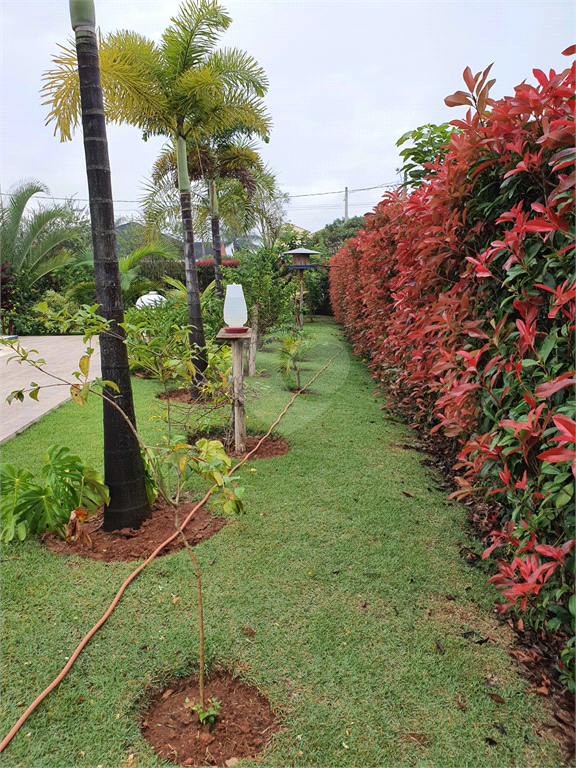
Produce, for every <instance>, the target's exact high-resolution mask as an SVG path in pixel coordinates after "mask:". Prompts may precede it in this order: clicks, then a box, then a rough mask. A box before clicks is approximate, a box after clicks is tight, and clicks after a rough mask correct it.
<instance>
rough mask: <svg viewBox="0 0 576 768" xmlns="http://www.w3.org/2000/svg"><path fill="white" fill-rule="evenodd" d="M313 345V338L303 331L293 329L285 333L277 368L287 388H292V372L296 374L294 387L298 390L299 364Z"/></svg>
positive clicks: (299, 384)
mask: <svg viewBox="0 0 576 768" xmlns="http://www.w3.org/2000/svg"><path fill="white" fill-rule="evenodd" d="M314 346H315V339H314V337H313V336H310V335H308V334H307V333H306V332H305V331H294V332H293V333H289V334H286V336H284V338H283V339H282V341H281V345H280V360H281V361H282V362H281V363H280V367H279V368H278V370H279V371H280V373H281V374H282V376H283V377H284V381H285V382H286V385H287V387H288V389H294V380H293V379H292V372H294V373H295V374H296V389H297V390H300V388H301V383H300V365H301V363H302V361H303V360H304V359H305V357H306V355H307V353H308V352H309V351H310V350H311V349H312V347H314Z"/></svg>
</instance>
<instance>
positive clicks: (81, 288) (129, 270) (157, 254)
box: [68, 242, 178, 307]
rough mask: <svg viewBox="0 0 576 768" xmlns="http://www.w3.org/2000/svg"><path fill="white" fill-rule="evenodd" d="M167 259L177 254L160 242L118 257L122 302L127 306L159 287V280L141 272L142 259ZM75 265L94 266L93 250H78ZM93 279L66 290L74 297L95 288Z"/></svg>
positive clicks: (143, 246)
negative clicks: (151, 278) (149, 277)
mask: <svg viewBox="0 0 576 768" xmlns="http://www.w3.org/2000/svg"><path fill="white" fill-rule="evenodd" d="M151 257H152V258H156V259H158V258H160V259H167V260H170V261H178V254H177V253H176V252H175V251H174V249H173V248H171V247H170V246H168V245H163V244H162V243H160V242H154V243H149V244H147V245H142V246H140V247H139V248H136V249H135V250H134V251H132V252H131V253H129V254H127V255H126V256H121V257H119V258H118V270H119V273H120V289H121V291H122V304H123V306H124V307H128V306H130V305H131V304H134V302H135V301H136V299H137V298H138V297H139V296H141V295H142V294H144V293H147V292H148V291H151V290H157V289H158V288H160V287H161V286H160V282H159V281H154V280H150V279H148V278H147V277H145V276H144V275H143V274H142V268H141V267H142V264H141V262H142V261H143V260H146V259H149V258H151ZM74 261H75V263H76V264H77V266H94V251H93V249H92V248H88V249H86V250H84V251H82V252H80V253H79V254H78V255H77V256H76V257H75V259H74ZM95 288H96V285H95V283H94V282H93V281H84V282H81V283H77V284H76V285H75V286H74V287H72V288H71V289H70V290H69V291H68V295H69V296H70V297H71V298H74V297H75V296H77V295H82V294H84V293H85V292H86V291H90V290H95Z"/></svg>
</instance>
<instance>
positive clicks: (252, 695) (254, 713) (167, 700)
mask: <svg viewBox="0 0 576 768" xmlns="http://www.w3.org/2000/svg"><path fill="white" fill-rule="evenodd" d="M205 698H206V701H208V699H212V698H215V699H217V700H218V702H219V704H220V714H219V716H218V717H217V718H216V721H215V722H214V724H213V725H208V724H207V723H206V724H205V725H200V721H199V719H198V715H197V714H196V712H195V711H194V710H193V709H192V708H191V707H192V706H193V705H194V704H196V703H198V702H199V700H200V698H199V695H198V680H197V679H195V678H177V679H175V680H172V681H171V682H169V683H168V685H167V686H166V688H165V689H164V690H163V691H161V692H159V693H157V694H156V695H155V696H154V698H153V699H152V702H151V704H150V705H149V707H148V708H147V709H146V711H145V712H144V719H143V722H142V736H143V737H144V738H145V739H146V741H147V742H148V743H149V744H150V745H151V746H152V748H153V749H154V751H155V752H156V754H157V755H159V756H160V757H163V758H165V759H166V760H170V761H171V762H173V763H176V764H181V765H185V766H204V765H219V766H226V765H228V766H233V765H235V764H236V762H237V761H238V759H240V758H251V757H254V756H255V755H256V754H257V753H258V752H260V751H261V750H263V749H264V748H265V747H266V745H267V744H268V742H269V741H270V738H271V736H272V734H273V733H274V731H276V730H278V726H277V725H276V723H275V720H274V715H273V714H272V710H271V709H270V704H269V703H268V701H267V700H266V699H265V698H264V696H262V694H261V693H260V692H259V691H258V690H257V689H256V688H254V687H251V686H248V685H246V684H245V683H242V682H241V681H240V680H239V679H238V678H235V677H234V676H233V675H231V674H230V673H228V672H223V671H220V672H215V673H214V674H211V675H210V677H209V678H208V679H207V680H206V683H205Z"/></svg>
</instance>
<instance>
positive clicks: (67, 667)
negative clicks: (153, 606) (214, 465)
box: [0, 347, 343, 752]
mask: <svg viewBox="0 0 576 768" xmlns="http://www.w3.org/2000/svg"><path fill="white" fill-rule="evenodd" d="M342 350H343V347H340V349H339V350H338V352H336V354H335V355H333V356H332V357H331V358H330V360H328V362H327V363H326V365H325V366H323V367H322V368H321V369H320V370H319V371H318V373H317V374H316V375H315V376H313V377H312V378H311V379H310V381H309V382H308V384H306V385H305V386H304V387H302V389H299V390H298V392H296V393H295V394H294V396H293V397H292V398H291V400H290V402H289V403H288V405H287V406H286V407H285V408H284V410H283V411H282V413H281V414H280V416H278V418H277V419H276V421H275V422H274V424H272V426H271V427H270V429H269V430H268V432H267V433H266V434H265V435H264V437H262V438H260V440H259V441H258V443H257V444H256V446H255V447H254V448H253V449H252V450H251V451H250V452H249V453H247V454H246V456H244V458H243V459H242V460H241V461H239V462H238V464H236V466H235V467H233V468H232V469H230V470H229V472H228V476H230V475H232V474H233V473H234V472H236V470H237V469H239V468H240V467H241V466H242V465H243V464H244V463H245V462H246V461H248V459H249V458H250V456H252V454H253V453H255V452H256V451H257V450H258V448H260V446H261V445H262V443H263V442H264V440H266V438H267V437H269V436H270V434H271V432H272V430H273V429H274V427H276V426H277V425H278V424H279V422H280V420H281V419H282V418H283V417H284V415H285V414H286V412H287V411H288V409H289V408H290V406H291V405H292V403H293V402H294V401H295V400H296V398H297V397H298V395H300V394H301V393H302V392H304V390H306V389H307V388H308V387H309V386H310V384H312V383H313V382H314V381H315V380H316V379H317V378H318V376H320V374H321V373H322V372H323V371H325V370H326V368H328V366H329V365H330V364H331V363H332V361H333V360H334V359H335V358H336V357H337V356H338V355H339V354H340V352H342ZM216 488H218V486H217V485H213V486H212V488H210V490H209V491H207V492H206V495H205V496H204V498H203V499H202V501H200V502H198V504H197V505H196V506H195V507H194V509H193V510H192V511H191V512H190V513H189V515H188V517H187V518H186V519H185V520H184V522H183V523H182V525H181V530H183V529H184V528H185V527H186V526H187V525H188V523H189V522H190V520H191V519H192V517H193V516H194V515H195V514H196V512H197V511H198V510H199V509H200V507H201V506H202V505H203V504H205V503H206V501H208V499H209V498H210V496H211V495H212V493H213V491H214V490H215V489H216ZM178 534H179V532H178V530H176V531H174V533H173V534H172V535H171V536H170V537H169V538H167V539H166V541H164V542H163V543H162V544H160V545H159V546H158V547H156V549H155V550H154V552H152V554H151V555H150V556H149V557H148V558H147V559H146V560H145V561H144V562H143V563H141V564H140V565H139V566H138V568H136V570H135V571H133V572H132V573H131V574H130V576H128V578H127V579H126V581H125V582H124V583H123V584H122V586H121V587H120V589H119V590H118V592H117V593H116V596H115V597H114V599H113V600H112V602H111V603H110V605H109V606H108V608H107V610H106V612H105V613H104V614H103V615H102V617H101V618H100V619H99V620H98V621H97V622H96V624H94V626H93V627H92V629H91V630H90V631H89V632H88V634H87V635H85V637H84V638H83V639H82V640H81V641H80V643H79V644H78V646H77V647H76V649H75V651H74V653H73V654H72V655H71V656H70V659H69V661H68V662H67V663H66V664H65V666H64V667H62V670H61V671H60V673H59V674H58V675H57V677H55V678H54V680H52V682H51V683H50V684H49V685H48V686H47V687H46V688H45V689H44V690H43V691H42V693H40V694H39V695H38V696H37V697H36V698H35V699H34V701H33V702H32V704H30V706H29V707H28V708H27V709H26V710H25V711H24V712H23V714H22V715H21V716H20V717H19V718H18V720H17V721H16V723H15V724H14V726H13V727H12V728H11V730H10V731H9V733H8V734H6V736H5V737H4V738H3V739H2V742H0V752H3V751H4V749H5V748H6V747H7V746H8V744H9V743H10V742H11V741H12V739H13V738H14V736H15V735H16V734H17V733H18V731H19V730H20V728H21V727H22V726H23V725H24V723H25V722H26V720H27V719H28V718H29V716H30V715H31V714H32V712H34V710H35V709H36V707H37V706H38V705H39V704H40V702H41V701H43V700H44V699H45V698H46V696H48V694H49V693H50V692H51V691H53V690H54V688H56V686H57V685H58V684H59V683H60V682H61V681H62V680H63V679H64V677H65V676H66V674H67V673H68V671H69V670H70V668H71V667H72V665H73V664H74V662H75V661H76V659H77V658H78V656H79V655H80V653H81V652H82V650H83V649H84V648H85V647H86V645H87V643H88V641H89V640H90V639H91V638H92V637H93V636H94V635H95V634H96V632H97V631H98V630H99V629H100V627H101V626H102V625H103V624H104V622H105V621H106V619H107V618H108V617H109V616H110V614H111V613H112V611H113V610H114V608H116V606H117V605H118V603H119V601H120V598H121V597H122V595H123V594H124V591H125V590H126V588H127V587H128V585H129V584H130V583H131V582H132V581H134V579H135V578H136V576H138V574H139V573H140V571H142V570H144V568H145V567H146V566H147V565H148V564H149V563H151V562H152V560H154V558H155V557H156V556H157V555H158V553H159V552H161V551H162V550H163V549H164V547H166V546H167V545H168V544H170V542H171V541H173V540H174V539H175V538H176V536H178Z"/></svg>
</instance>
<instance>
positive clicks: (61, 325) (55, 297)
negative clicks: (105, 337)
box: [41, 290, 80, 334]
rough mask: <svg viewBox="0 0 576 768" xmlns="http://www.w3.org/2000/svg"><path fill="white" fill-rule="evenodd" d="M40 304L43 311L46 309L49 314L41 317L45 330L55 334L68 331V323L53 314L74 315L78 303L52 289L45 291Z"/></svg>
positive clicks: (77, 308)
mask: <svg viewBox="0 0 576 768" xmlns="http://www.w3.org/2000/svg"><path fill="white" fill-rule="evenodd" d="M42 304H43V312H46V311H47V312H48V315H49V316H48V315H46V316H44V317H42V318H41V321H42V324H43V325H44V328H45V332H47V333H55V334H61V333H68V331H69V324H68V323H67V322H66V321H61V320H59V319H58V318H57V317H54V315H58V314H59V313H61V312H64V313H68V314H70V315H74V314H76V312H78V310H79V309H80V307H79V305H78V304H77V303H76V302H75V301H74V300H73V299H69V298H66V296H64V295H62V294H61V293H56V291H53V290H48V291H46V292H45V294H44V295H43V296H42ZM44 306H45V308H44Z"/></svg>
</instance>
